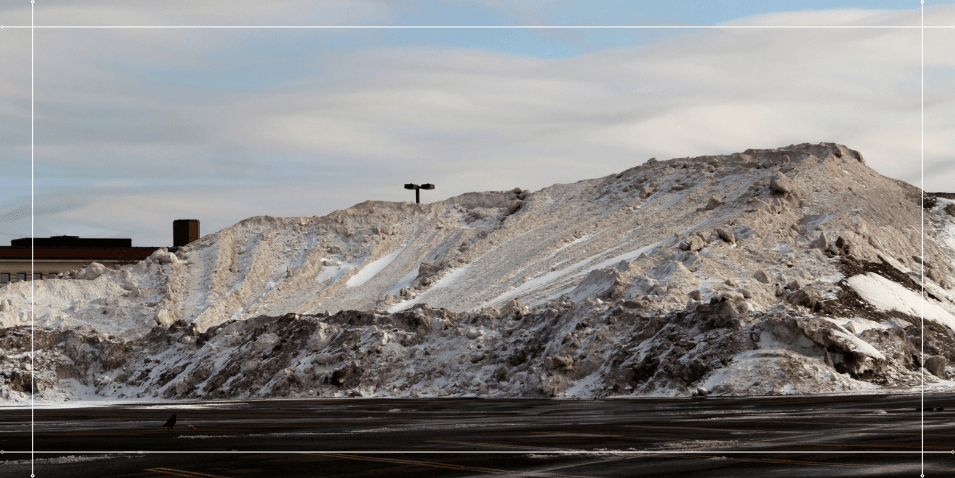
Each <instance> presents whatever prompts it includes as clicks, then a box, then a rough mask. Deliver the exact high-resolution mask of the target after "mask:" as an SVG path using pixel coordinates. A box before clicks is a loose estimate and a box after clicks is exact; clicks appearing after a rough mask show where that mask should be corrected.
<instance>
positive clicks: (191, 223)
mask: <svg viewBox="0 0 955 478" xmlns="http://www.w3.org/2000/svg"><path fill="white" fill-rule="evenodd" d="M196 239H199V220H198V219H176V220H175V221H173V222H172V245H173V247H182V246H185V245H186V244H189V243H190V242H192V241H195V240H196Z"/></svg>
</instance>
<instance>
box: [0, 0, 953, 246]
mask: <svg viewBox="0 0 955 478" xmlns="http://www.w3.org/2000/svg"><path fill="white" fill-rule="evenodd" d="M920 7H921V5H920V4H919V3H918V2H917V1H867V2H854V1H839V0H833V1H826V2H822V1H804V2H800V1H786V2H783V1H758V2H757V1H752V2H750V1H671V2H642V1H571V0H542V1H528V2H510V1H504V0H483V1H451V0H448V1H413V0H408V1H373V0H356V1H336V0H326V1H301V0H290V1H285V2H252V1H247V0H233V1H219V0H214V1H203V2H195V1H189V2H187V1H180V0H168V1H163V2H148V3H147V2H127V1H97V0H86V1H82V2H80V1H66V0H60V1H54V0H37V1H36V3H35V4H34V13H33V14H34V21H35V24H36V25H38V26H59V27H66V26H184V25H190V26H216V25H218V26H226V25H233V26H234V25H247V26H275V25H336V26H411V25H430V26H502V25H503V26H548V25H560V26H568V25H575V26H614V25H710V26H712V25H758V26H772V25H813V26H826V25H832V26H888V25H905V26H918V25H920V22H921V19H920V14H921V13H920ZM0 24H2V25H4V28H2V29H0V244H8V243H9V241H10V240H11V239H15V238H19V237H29V236H30V235H31V230H32V231H33V234H34V235H35V236H36V237H48V236H51V235H64V234H65V235H79V236H85V237H129V238H132V239H133V244H134V245H136V246H168V245H171V243H172V221H173V220H175V219H185V218H194V219H199V220H200V221H201V228H202V232H203V234H209V233H213V232H215V231H217V230H220V229H222V228H223V227H228V226H230V225H232V224H235V223H236V222H239V221H241V220H242V219H245V218H247V217H251V216H258V215H272V216H283V217H294V216H317V215H325V214H328V213H330V212H332V211H334V210H337V209H344V208H347V207H350V206H352V205H354V204H357V203H360V202H363V201H366V200H383V201H409V200H411V201H413V200H414V198H413V192H411V191H406V190H404V189H403V188H402V185H403V184H404V183H408V182H415V183H424V182H430V183H434V184H436V186H437V188H436V189H435V190H433V191H423V192H422V200H423V201H425V202H431V201H438V200H442V199H446V198H449V197H452V196H456V195H459V194H462V193H465V192H469V191H485V190H507V189H513V188H514V187H521V188H525V189H530V190H538V189H541V188H543V187H547V186H549V185H551V184H554V183H571V182H576V181H579V180H582V179H589V178H595V177H601V176H606V175H609V174H614V173H617V172H619V171H622V170H625V169H627V168H630V167H633V166H637V165H639V164H641V163H643V162H644V161H646V160H647V159H648V158H650V157H657V158H658V159H669V158H674V157H687V156H697V155H705V154H730V153H733V152H737V151H743V150H746V149H749V148H775V147H780V146H787V145H790V144H794V143H806V142H809V143H818V142H822V141H826V142H830V141H831V142H837V143H842V144H845V145H847V146H849V147H851V148H853V149H856V150H859V151H861V152H862V153H863V155H864V156H865V158H866V161H867V163H868V164H869V165H870V166H872V167H873V168H875V169H876V170H877V171H879V172H880V173H882V174H884V175H886V176H890V177H893V178H898V179H902V180H904V181H906V182H909V183H911V184H914V185H916V186H920V185H922V184H923V183H922V181H923V178H922V174H923V168H922V157H921V140H922V137H921V135H922V118H921V100H922V89H921V74H922V70H921V68H922V62H921V57H920V55H921V40H922V37H921V34H922V31H921V30H920V29H841V28H840V29H746V30H742V29H734V30H730V29H705V30H704V29H696V30H674V29H596V28H595V29H460V28H459V29H426V30H415V29H382V28H365V29H355V28H352V29H333V30H315V29H295V30H290V29H269V28H261V29H170V28H165V29H148V28H136V29H131V28H124V29H90V28H43V29H36V30H34V32H33V35H34V37H33V41H34V46H33V55H34V61H35V65H34V76H33V82H34V83H33V88H34V89H33V93H34V95H35V96H34V106H33V107H34V113H33V115H34V116H33V125H34V152H33V160H32V162H31V111H30V108H31V105H30V95H31V63H30V61H31V43H30V41H31V40H30V34H31V32H30V29H28V28H27V29H24V28H12V27H13V26H17V27H22V26H24V25H26V26H29V25H30V3H29V1H28V0H16V1H12V0H0ZM925 24H926V25H936V26H952V25H955V6H953V4H951V3H950V2H949V3H944V2H935V1H931V0H929V1H926V2H925ZM924 45H925V51H924V75H925V76H924V81H925V83H924V103H925V117H924V135H925V136H924V140H925V150H924V151H925V156H924V187H925V189H926V190H929V191H949V192H951V191H955V158H953V154H955V153H953V151H955V126H953V125H955V29H952V28H945V29H928V30H925V31H924ZM31 168H32V174H33V181H32V188H33V191H32V192H33V194H32V213H33V214H32V215H31Z"/></svg>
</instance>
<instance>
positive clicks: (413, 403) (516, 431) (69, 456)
mask: <svg viewBox="0 0 955 478" xmlns="http://www.w3.org/2000/svg"><path fill="white" fill-rule="evenodd" d="M925 404H926V406H930V407H931V408H932V410H931V411H925V412H924V418H925V420H924V450H925V454H924V469H925V475H926V476H955V420H953V419H955V397H953V396H948V395H945V396H939V395H931V396H926V399H925ZM920 406H921V397H920V396H917V395H853V396H828V397H758V398H705V399H612V400H603V401H584V400H530V399H506V400H500V399H478V398H465V399H415V400H407V399H362V398H350V399H323V400H261V401H230V402H176V403H168V402H167V403H144V402H137V403H126V404H119V405H110V406H100V407H89V408H78V407H77V408H37V409H36V410H35V412H34V413H35V424H34V430H35V441H34V443H35V449H36V451H37V454H36V455H35V458H36V461H35V463H34V465H33V466H34V472H35V474H36V476H38V477H45V476H51V477H52V476H56V477H82V476H111V477H160V476H189V477H207V478H208V477H239V476H328V477H335V476H338V477H346V476H348V477H388V478H399V477H417V476H441V477H464V476H488V475H504V476H538V477H543V476H553V477H583V476H587V477H616V476H649V477H664V476H714V477H718V476H726V477H730V476H732V477H737V476H743V477H746V476H753V477H755V476H760V477H764V476H811V475H815V476H879V477H884V476H909V477H911V476H915V477H917V476H918V475H919V474H920V473H921V471H922V466H923V465H922V463H923V462H922V460H923V455H922V449H923V448H922V443H923V442H922V440H923V433H922V420H921V419H922V415H923V412H922V411H916V408H918V407H920ZM937 408H943V410H936V409H937ZM2 410H3V411H2V412H0V449H2V451H3V454H2V455H0V477H7V476H10V477H14V476H15V477H29V476H30V471H31V465H30V454H29V451H30V409H29V408H26V409H22V408H19V409H2ZM173 413H176V414H177V422H176V426H175V428H174V429H173V430H172V431H169V430H167V429H165V428H162V425H163V423H165V421H166V420H167V419H168V418H169V417H170V416H171V415H172V414H173Z"/></svg>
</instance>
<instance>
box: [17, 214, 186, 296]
mask: <svg viewBox="0 0 955 478" xmlns="http://www.w3.org/2000/svg"><path fill="white" fill-rule="evenodd" d="M173 235H174V236H175V237H174V238H173V242H174V245H175V246H176V247H180V246H184V245H186V244H188V243H189V242H192V241H194V240H196V239H198V238H199V221H198V220H195V219H179V220H177V221H175V222H174V223H173ZM157 249H159V247H133V240H132V239H100V238H84V237H78V236H53V237H36V238H33V240H32V249H31V239H30V238H29V237H25V238H22V239H14V240H12V241H10V245H9V246H0V286H2V285H4V284H7V283H10V282H18V281H22V280H40V279H48V278H50V277H54V276H56V275H57V274H60V273H63V272H69V271H72V270H76V269H81V268H83V267H86V266H87V265H89V264H90V263H91V262H99V263H100V264H103V265H105V266H107V267H111V268H115V267H120V266H123V265H126V264H135V263H137V262H139V261H141V260H143V259H145V258H147V257H149V256H150V255H151V254H152V253H153V252H155V251H156V250H157ZM31 257H32V267H31ZM31 271H32V272H31Z"/></svg>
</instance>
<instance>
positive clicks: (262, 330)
mask: <svg viewBox="0 0 955 478" xmlns="http://www.w3.org/2000/svg"><path fill="white" fill-rule="evenodd" d="M918 194H919V192H918V190H917V189H915V188H913V187H912V186H910V185H907V184H905V183H901V182H899V181H896V180H893V179H889V178H885V177H883V176H880V175H879V174H878V173H876V172H875V171H873V170H871V169H870V168H868V167H867V166H866V165H865V164H864V161H863V160H862V157H861V155H860V154H859V153H857V152H855V151H852V150H850V149H847V148H845V147H844V146H840V145H835V144H831V143H821V144H802V145H792V146H789V147H785V148H779V149H776V150H747V151H746V152H743V153H734V154H732V155H718V156H704V157H699V158H677V159H673V160H669V161H656V160H652V161H648V162H646V163H644V164H642V165H640V166H637V167H635V168H632V169H629V170H627V171H623V172H621V173H619V174H616V175H612V176H608V177H605V178H599V179H590V180H584V181H579V182H577V183H573V184H557V185H554V186H551V187H549V188H545V189H543V190H541V191H536V192H529V191H525V190H522V189H520V188H516V189H514V190H512V191H505V192H486V193H468V194H465V195H462V196H458V197H454V198H450V199H447V200H445V201H440V202H436V203H432V204H421V205H418V204H412V203H387V202H377V201H368V202H365V203H362V204H359V205H356V206H354V207H352V208H349V209H346V210H343V211H336V212H334V213H332V214H330V215H328V216H324V217H310V218H275V217H254V218H250V219H247V220H244V221H242V222H240V223H238V224H236V225H234V226H231V227H229V228H226V229H223V230H222V231H219V232H217V233H214V234H211V235H208V236H205V237H203V238H201V239H200V240H198V241H196V242H194V243H192V244H190V245H189V246H186V247H184V248H182V249H181V250H180V251H178V252H177V253H169V252H166V251H157V253H155V254H154V255H153V256H152V257H150V258H149V259H147V260H145V261H143V262H141V263H139V264H136V265H134V266H128V267H124V268H123V269H121V270H110V269H106V268H104V267H102V266H99V265H98V264H97V265H91V266H89V267H87V268H85V269H83V270H81V271H77V272H75V273H73V274H70V275H69V277H67V278H64V279H54V280H48V281H41V282H35V283H16V284H10V285H7V286H5V287H3V288H2V289H0V326H2V329H0V330H2V334H3V337H0V344H2V346H3V358H2V360H3V365H4V367H5V370H6V371H5V372H4V375H3V380H4V385H3V389H2V392H0V393H2V395H3V396H4V397H5V398H6V399H7V400H11V401H17V400H20V399H22V398H23V397H25V396H26V389H25V388H24V387H29V380H26V379H25V378H24V377H29V375H30V373H29V372H30V371H29V370H27V369H25V368H24V366H25V364H26V363H28V361H29V360H28V357H29V353H30V349H29V347H28V346H27V345H29V344H28V341H27V340H26V339H25V338H24V337H27V336H24V335H23V334H24V331H25V329H24V327H25V326H28V325H31V322H30V320H31V312H30V311H31V303H30V297H31V290H30V287H31V286H35V288H36V289H35V297H36V300H35V303H34V304H33V305H34V315H33V317H35V322H33V325H36V326H37V327H38V329H39V330H40V334H41V335H42V337H44V339H43V340H42V341H41V343H40V345H37V349H38V351H37V353H36V357H35V359H37V360H38V361H39V362H38V363H39V365H37V366H36V370H37V376H40V377H41V378H42V380H40V381H39V383H38V391H39V392H40V395H41V396H42V397H45V398H47V399H50V400H65V399H66V398H68V397H72V398H73V399H74V400H76V399H86V398H87V397H90V396H96V397H124V398H126V397H140V396H142V397H153V396H157V397H167V398H184V397H206V398H218V397H241V396H310V395H317V394H332V395H349V394H351V395H357V394H362V395H375V396H431V395H437V396H441V395H447V394H451V395H462V394H464V395H466V394H475V395H488V396H524V395H535V394H536V395H540V394H544V395H551V396H563V395H571V396H574V395H577V396H590V395H595V394H596V395H607V394H610V395H613V394H619V395H628V394H641V395H648V394H661V395H679V394H687V393H693V392H694V391H695V390H696V389H697V388H698V387H703V388H705V389H707V390H709V391H713V392H715V393H726V394H747V393H823V392H835V391H849V390H868V389H870V388H872V387H876V388H892V387H907V386H911V385H913V384H914V383H916V382H914V381H913V380H916V377H917V376H918V377H920V376H921V369H920V368H919V365H920V364H921V363H922V362H923V361H924V360H927V359H928V357H915V358H913V357H912V353H913V352H914V351H916V350H919V351H920V350H921V348H920V347H915V345H916V342H918V341H919V340H921V338H920V337H921V335H919V334H916V333H915V328H916V327H918V326H919V325H920V323H921V319H920V317H921V314H922V307H923V301H922V297H921V287H922V284H923V277H922V275H921V274H920V272H921V271H923V270H924V271H925V277H924V288H925V290H926V292H927V295H926V300H925V301H924V310H925V312H924V314H925V319H926V320H927V321H929V322H931V323H932V324H934V325H932V327H934V328H933V329H932V333H933V334H935V335H932V337H931V344H930V343H929V342H928V340H929V339H926V345H927V347H926V352H927V354H928V355H937V356H946V354H949V353H953V352H950V350H952V349H951V347H949V346H948V345H949V344H952V343H953V339H952V338H953V337H955V335H953V334H955V331H953V328H955V293H953V292H952V290H953V285H952V281H953V277H955V275H953V270H955V269H953V268H955V261H953V257H955V249H953V246H955V222H953V219H955V218H953V217H952V215H951V214H950V213H949V212H947V210H946V207H949V206H950V205H951V204H953V202H952V201H949V200H946V199H939V200H938V204H937V205H936V206H935V207H934V208H932V209H930V210H926V211H925V212H926V217H927V223H926V225H925V237H924V239H925V241H924V245H925V250H924V251H925V252H924V256H923V254H922V249H921V246H922V244H921V242H922V237H921V230H922V224H921V213H922V211H921V210H920V207H919V200H918ZM953 208H955V206H951V207H949V209H953ZM837 239H838V240H837ZM350 311H356V312H350ZM280 318H281V319H280ZM893 321H894V322H893ZM582 324H586V325H582ZM850 324H851V325H850ZM273 329H274V330H273ZM289 334H292V335H289ZM296 334H297V335H296ZM916 336H918V337H919V338H915V337H916ZM293 344H294V345H293ZM704 344H705V345H704ZM918 345H920V343H919V344H918ZM949 359H955V356H952V357H949ZM916 362H917V363H916ZM932 364H934V365H931V366H932V367H934V368H933V370H935V372H936V373H938V374H939V375H942V376H941V377H935V376H934V375H933V378H932V380H933V381H935V382H937V386H945V384H947V383H948V382H947V380H946V379H947V376H946V375H945V373H944V367H945V364H943V365H942V369H941V370H943V371H942V372H939V369H938V360H935V361H934V362H932ZM279 365H281V367H279V368H275V367H278V366H279ZM926 366H930V364H926ZM273 368H275V369H274V370H273ZM336 373H338V378H340V379H341V378H342V377H343V376H346V375H347V376H348V379H347V380H345V379H342V380H338V379H334V378H333V375H335V374H336ZM355 377H358V378H355ZM349 380H351V381H349ZM352 382H354V383H352Z"/></svg>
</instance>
